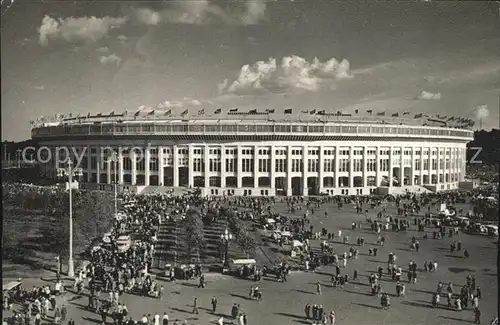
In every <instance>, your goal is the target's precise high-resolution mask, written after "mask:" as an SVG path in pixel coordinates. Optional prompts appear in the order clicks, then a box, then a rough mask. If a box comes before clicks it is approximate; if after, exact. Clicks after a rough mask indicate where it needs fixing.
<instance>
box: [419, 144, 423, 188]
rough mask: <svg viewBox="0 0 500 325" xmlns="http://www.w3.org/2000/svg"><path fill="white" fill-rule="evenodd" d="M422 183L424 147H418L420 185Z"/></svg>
mask: <svg viewBox="0 0 500 325" xmlns="http://www.w3.org/2000/svg"><path fill="white" fill-rule="evenodd" d="M422 185H424V147H421V148H420V186H422Z"/></svg>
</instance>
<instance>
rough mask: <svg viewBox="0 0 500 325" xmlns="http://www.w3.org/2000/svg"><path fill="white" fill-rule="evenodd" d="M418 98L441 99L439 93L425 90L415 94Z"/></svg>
mask: <svg viewBox="0 0 500 325" xmlns="http://www.w3.org/2000/svg"><path fill="white" fill-rule="evenodd" d="M417 98H418V99H423V100H440V99H441V93H431V92H428V91H425V90H422V91H421V92H420V94H418V96H417Z"/></svg>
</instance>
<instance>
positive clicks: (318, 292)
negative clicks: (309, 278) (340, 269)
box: [316, 281, 321, 295]
mask: <svg viewBox="0 0 500 325" xmlns="http://www.w3.org/2000/svg"><path fill="white" fill-rule="evenodd" d="M316 294H317V295H321V283H319V281H318V282H316Z"/></svg>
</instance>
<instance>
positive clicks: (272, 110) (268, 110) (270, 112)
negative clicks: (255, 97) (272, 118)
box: [266, 108, 276, 114]
mask: <svg viewBox="0 0 500 325" xmlns="http://www.w3.org/2000/svg"><path fill="white" fill-rule="evenodd" d="M275 111H276V110H275V109H274V108H273V109H269V108H268V109H266V113H268V114H274V112H275Z"/></svg>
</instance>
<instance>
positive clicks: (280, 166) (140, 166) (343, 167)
mask: <svg viewBox="0 0 500 325" xmlns="http://www.w3.org/2000/svg"><path fill="white" fill-rule="evenodd" d="M241 161H242V171H243V172H252V171H253V161H254V160H253V159H251V158H244V159H242V160H241ZM178 162H179V166H187V165H188V159H187V158H179V160H178ZM302 162H303V160H302V159H292V167H291V168H292V172H302V171H303V167H302ZM399 162H400V161H399V160H398V159H393V165H399ZM97 163H98V161H97V157H91V159H90V168H91V169H97ZM225 163H226V164H225V166H226V168H225V169H226V170H225V171H226V172H236V170H237V168H236V166H237V159H236V158H226V159H225ZM352 163H353V171H354V172H361V171H363V169H364V165H363V163H364V162H363V159H353V160H352ZM108 164H110V166H109V167H110V168H114V167H113V162H108V161H107V160H105V161H103V163H102V166H103V167H102V168H103V169H107V168H108ZM379 164H380V171H388V170H389V160H388V159H380V160H379ZM430 164H431V166H432V170H436V169H437V166H438V161H437V159H431V162H430ZM163 165H164V166H166V167H171V166H173V159H172V158H164V160H163ZM408 165H412V164H411V161H410V160H405V166H408ZM158 166H159V160H158V159H157V158H156V157H151V158H150V161H149V170H158ZM323 166H324V167H323V170H324V171H325V172H334V171H335V159H326V160H324V163H323ZM458 166H459V164H458V163H457V162H456V161H455V160H451V161H450V160H446V161H445V160H442V159H441V160H440V164H439V169H450V168H451V169H454V168H455V167H458ZM79 167H80V168H83V169H87V168H88V157H83V158H82V161H81V164H80V165H79ZM144 167H145V161H144V160H142V159H141V160H137V163H136V170H139V171H143V170H144ZM421 167H422V161H421V160H420V159H417V160H415V162H414V169H415V170H420V169H421ZM116 168H118V166H117V167H116ZM349 168H350V160H349V159H339V171H340V172H347V171H349ZM123 169H125V170H131V169H132V160H131V159H130V158H128V157H124V158H123ZM319 169H320V168H319V160H318V159H308V160H307V171H308V172H318V171H319ZM422 169H424V170H428V169H429V160H424V161H423V168H422ZM366 170H367V171H369V172H374V171H377V163H376V159H372V158H369V159H367V160H366ZM193 171H195V172H204V171H205V160H204V159H203V158H193ZM209 171H211V172H220V171H221V161H220V159H219V158H210V159H209ZM258 171H259V172H261V173H267V172H270V171H271V159H265V158H263V159H262V158H261V159H258ZM275 172H287V159H281V158H280V159H276V160H275Z"/></svg>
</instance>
